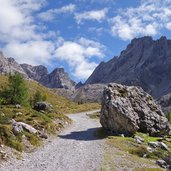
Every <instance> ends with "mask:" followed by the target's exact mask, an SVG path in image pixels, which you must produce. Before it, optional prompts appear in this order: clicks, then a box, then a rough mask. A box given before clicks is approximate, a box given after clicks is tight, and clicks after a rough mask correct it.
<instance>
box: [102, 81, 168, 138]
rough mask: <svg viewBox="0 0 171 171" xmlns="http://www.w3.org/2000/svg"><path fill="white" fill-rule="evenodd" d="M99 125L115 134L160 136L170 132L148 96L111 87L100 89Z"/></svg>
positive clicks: (116, 85) (158, 108)
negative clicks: (141, 133)
mask: <svg viewBox="0 0 171 171" xmlns="http://www.w3.org/2000/svg"><path fill="white" fill-rule="evenodd" d="M100 122H101V124H102V126H103V127H104V128H105V129H107V130H110V131H112V132H114V133H116V134H125V135H132V134H134V133H135V132H137V131H140V132H143V133H149V134H150V135H151V136H160V135H165V134H168V133H170V131H171V127H170V124H169V122H168V120H167V118H166V117H165V115H164V113H163V112H162V110H161V108H160V106H159V105H158V104H156V103H155V101H154V100H153V98H152V97H151V96H150V95H148V94H147V93H146V92H145V91H143V89H141V88H138V87H134V86H123V85H120V84H115V83H113V84H109V85H108V87H106V88H105V89H104V92H103V98H102V109H101V115H100Z"/></svg>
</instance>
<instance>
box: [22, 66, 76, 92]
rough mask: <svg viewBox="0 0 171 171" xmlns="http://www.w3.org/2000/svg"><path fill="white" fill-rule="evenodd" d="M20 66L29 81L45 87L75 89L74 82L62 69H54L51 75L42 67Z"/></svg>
mask: <svg viewBox="0 0 171 171" xmlns="http://www.w3.org/2000/svg"><path fill="white" fill-rule="evenodd" d="M21 66H22V68H23V70H24V71H25V72H26V73H27V75H28V77H29V78H30V79H33V80H36V81H38V82H39V83H41V84H42V85H44V86H46V87H49V88H66V89H71V90H72V89H74V87H75V82H74V81H72V80H71V79H70V77H69V75H68V73H66V72H65V70H64V68H55V69H54V70H53V71H52V72H51V73H48V70H47V68H46V67H45V66H43V65H39V66H32V65H28V64H21Z"/></svg>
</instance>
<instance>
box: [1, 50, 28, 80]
mask: <svg viewBox="0 0 171 171" xmlns="http://www.w3.org/2000/svg"><path fill="white" fill-rule="evenodd" d="M15 72H18V73H20V74H22V75H23V76H24V77H25V78H27V74H26V73H25V72H24V70H23V69H22V67H21V66H20V65H19V64H18V63H17V62H16V61H15V60H14V59H13V58H6V57H5V56H4V54H3V53H2V52H0V73H1V74H3V75H6V74H14V73H15Z"/></svg>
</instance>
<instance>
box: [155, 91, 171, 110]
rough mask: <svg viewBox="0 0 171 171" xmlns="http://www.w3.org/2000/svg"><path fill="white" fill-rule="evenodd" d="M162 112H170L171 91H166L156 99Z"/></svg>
mask: <svg viewBox="0 0 171 171" xmlns="http://www.w3.org/2000/svg"><path fill="white" fill-rule="evenodd" d="M158 103H159V104H160V105H161V107H162V110H163V112H164V113H168V112H171V93H168V94H166V95H164V96H162V97H161V98H160V99H158Z"/></svg>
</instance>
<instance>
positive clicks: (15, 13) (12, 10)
mask: <svg viewBox="0 0 171 171" xmlns="http://www.w3.org/2000/svg"><path fill="white" fill-rule="evenodd" d="M45 4H46V1H45V0H36V1H35V0H5V1H4V0H0V25H1V27H0V43H2V44H3V47H2V48H1V49H2V50H3V51H4V52H5V54H6V56H11V57H14V58H15V59H16V60H17V62H19V63H28V64H33V65H36V64H48V60H49V59H50V58H51V57H52V55H53V52H54V50H55V45H54V44H53V42H52V41H47V40H46V39H49V38H51V37H52V36H57V35H58V32H57V31H56V32H54V31H46V32H45V31H44V32H41V27H40V26H39V25H37V24H36V21H35V18H34V12H36V11H39V10H40V9H41V8H42V7H43V6H44V5H45ZM38 30H39V32H38Z"/></svg>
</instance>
